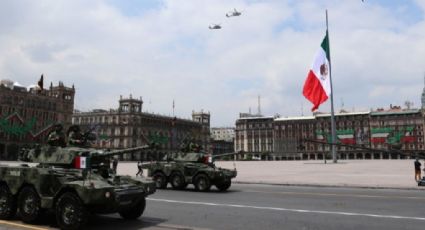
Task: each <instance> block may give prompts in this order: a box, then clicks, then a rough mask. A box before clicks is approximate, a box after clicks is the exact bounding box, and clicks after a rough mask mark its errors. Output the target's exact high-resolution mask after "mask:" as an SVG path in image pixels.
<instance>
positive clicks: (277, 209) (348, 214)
mask: <svg viewBox="0 0 425 230" xmlns="http://www.w3.org/2000/svg"><path fill="white" fill-rule="evenodd" d="M147 200H151V201H158V202H167V203H178V204H194V205H207V206H221V207H233V208H251V209H262V210H273V211H286V212H298V213H318V214H329V215H343V216H365V217H375V218H387V219H406V220H422V221H425V217H415V216H396V215H380V214H370V213H356V212H332V211H322V210H306V209H291V208H277V207H263V206H250V205H241V204H220V203H207V202H197V201H180V200H166V199H155V198H147Z"/></svg>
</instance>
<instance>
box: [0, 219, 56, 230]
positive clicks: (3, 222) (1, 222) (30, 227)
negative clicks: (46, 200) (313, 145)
mask: <svg viewBox="0 0 425 230" xmlns="http://www.w3.org/2000/svg"><path fill="white" fill-rule="evenodd" d="M0 224H5V225H11V226H15V227H21V228H27V229H33V230H47V229H48V228H39V227H34V226H31V225H26V224H17V223H13V222H10V221H4V220H0Z"/></svg>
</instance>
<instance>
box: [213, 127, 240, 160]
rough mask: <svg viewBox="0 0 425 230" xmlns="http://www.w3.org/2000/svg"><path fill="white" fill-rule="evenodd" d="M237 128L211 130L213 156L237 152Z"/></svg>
mask: <svg viewBox="0 0 425 230" xmlns="http://www.w3.org/2000/svg"><path fill="white" fill-rule="evenodd" d="M234 140H235V128H232V127H215V128H211V152H212V154H213V155H217V154H223V153H233V152H234V151H235V147H234V146H235V141H234Z"/></svg>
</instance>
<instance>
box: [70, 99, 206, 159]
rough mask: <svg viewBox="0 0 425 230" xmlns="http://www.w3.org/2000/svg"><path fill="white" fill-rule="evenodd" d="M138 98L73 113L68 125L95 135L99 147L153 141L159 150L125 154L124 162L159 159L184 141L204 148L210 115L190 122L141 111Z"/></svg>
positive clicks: (140, 103)
mask: <svg viewBox="0 0 425 230" xmlns="http://www.w3.org/2000/svg"><path fill="white" fill-rule="evenodd" d="M142 106H143V101H142V99H141V98H139V99H137V98H133V97H132V96H131V95H130V97H129V98H123V97H121V98H120V100H119V107H118V109H111V110H101V109H96V110H93V111H91V112H75V113H74V115H73V117H72V123H73V124H75V125H79V126H80V127H81V128H82V130H90V131H92V132H94V133H95V134H97V136H98V139H97V141H96V142H95V143H94V144H95V146H97V147H99V148H114V149H120V148H130V147H136V146H141V145H145V144H147V143H150V142H155V143H157V144H158V145H159V150H147V151H141V152H138V153H132V154H127V155H125V156H124V160H139V159H141V160H148V159H155V158H161V157H162V156H163V155H164V154H166V153H168V152H173V151H176V150H178V149H180V148H181V146H182V145H183V144H185V143H188V142H195V143H197V144H200V145H201V146H202V147H203V148H204V149H208V147H209V146H208V143H209V125H210V114H209V113H205V112H203V111H201V112H198V113H195V112H193V113H192V120H188V119H181V118H177V117H170V116H163V115H158V114H152V113H146V112H142Z"/></svg>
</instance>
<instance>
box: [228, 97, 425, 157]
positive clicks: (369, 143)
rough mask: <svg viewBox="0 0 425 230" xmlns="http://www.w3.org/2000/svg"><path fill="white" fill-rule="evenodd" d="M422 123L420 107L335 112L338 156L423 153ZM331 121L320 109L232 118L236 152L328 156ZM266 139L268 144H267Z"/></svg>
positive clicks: (268, 154) (403, 155)
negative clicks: (295, 114) (301, 113)
mask: <svg viewBox="0 0 425 230" xmlns="http://www.w3.org/2000/svg"><path fill="white" fill-rule="evenodd" d="M424 122H425V117H424V113H423V111H422V110H420V109H410V108H406V109H402V108H401V107H399V106H392V105H391V106H390V108H389V109H387V110H384V109H378V110H376V111H369V112H355V113H354V112H353V113H348V112H341V113H338V114H336V115H335V123H336V137H337V140H336V142H337V144H338V145H337V148H336V149H337V155H338V158H340V159H399V158H406V157H413V156H417V155H424V154H425V144H424V128H425V126H424ZM330 123H331V120H330V114H320V113H316V114H314V116H304V117H285V118H275V119H273V118H264V117H257V118H256V117H250V118H240V119H238V120H237V121H236V142H235V146H236V151H243V152H244V155H245V156H244V157H245V158H246V155H248V156H249V155H251V156H258V155H262V156H263V159H264V158H265V157H264V156H267V157H268V158H271V159H275V160H280V159H324V158H325V157H326V158H330V157H331V156H330V149H331V148H330V144H329V143H331V124H330ZM269 132H272V134H268V133H269ZM270 143H271V144H272V148H268V147H269V144H270ZM261 153H263V154H261ZM264 153H267V154H264ZM267 157H266V158H267Z"/></svg>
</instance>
